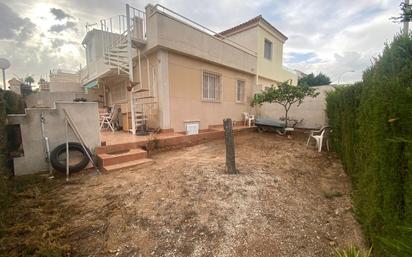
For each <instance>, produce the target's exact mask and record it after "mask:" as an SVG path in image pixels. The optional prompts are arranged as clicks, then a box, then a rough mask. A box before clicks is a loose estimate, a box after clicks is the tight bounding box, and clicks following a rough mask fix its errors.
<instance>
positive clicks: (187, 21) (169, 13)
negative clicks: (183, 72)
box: [150, 4, 257, 56]
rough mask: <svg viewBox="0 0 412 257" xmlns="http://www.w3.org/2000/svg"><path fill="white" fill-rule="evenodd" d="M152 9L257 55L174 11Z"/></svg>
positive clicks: (254, 52)
mask: <svg viewBox="0 0 412 257" xmlns="http://www.w3.org/2000/svg"><path fill="white" fill-rule="evenodd" d="M153 8H154V9H155V11H157V12H161V13H163V14H165V15H167V16H169V17H172V18H174V19H176V20H179V21H181V22H183V23H185V24H186V25H189V26H191V27H193V28H196V29H198V30H200V31H202V32H204V33H206V34H209V35H211V36H213V37H215V38H216V39H218V40H221V41H223V42H225V43H228V44H230V45H232V46H234V47H236V48H239V49H241V50H243V51H245V52H247V53H249V54H252V55H255V56H256V55H257V53H256V51H253V50H251V49H249V48H247V47H245V46H243V45H241V44H239V43H237V42H235V41H233V40H231V39H229V38H228V37H226V36H224V35H221V34H220V33H219V32H216V31H213V30H211V29H209V28H207V27H205V26H203V25H201V24H199V23H197V22H195V21H193V20H191V19H189V18H187V17H185V16H183V15H181V14H179V13H177V12H175V11H173V10H170V9H169V8H167V7H165V6H163V5H161V4H156V5H155V6H154V7H153ZM153 13H154V12H151V14H150V15H153Z"/></svg>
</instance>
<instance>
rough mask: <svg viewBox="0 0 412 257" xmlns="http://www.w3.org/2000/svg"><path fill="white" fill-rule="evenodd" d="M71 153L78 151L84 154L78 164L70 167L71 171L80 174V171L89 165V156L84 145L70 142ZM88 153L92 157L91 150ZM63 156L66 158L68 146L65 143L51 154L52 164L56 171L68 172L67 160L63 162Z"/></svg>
mask: <svg viewBox="0 0 412 257" xmlns="http://www.w3.org/2000/svg"><path fill="white" fill-rule="evenodd" d="M86 149H87V148H86ZM69 151H70V152H74V151H76V152H79V153H81V154H82V158H81V159H80V160H79V161H78V162H76V163H74V164H71V165H70V166H69V171H70V172H78V171H81V170H83V169H84V168H85V167H86V166H87V164H88V163H89V158H88V157H87V154H86V152H85V151H84V149H83V147H82V145H81V144H79V143H75V142H69ZM87 151H88V153H89V155H90V151H89V149H87ZM61 156H62V157H66V144H65V143H64V144H61V145H59V146H57V147H56V148H54V150H53V151H52V152H51V154H50V162H51V165H52V166H53V168H54V169H55V170H57V171H61V172H66V160H61V158H60V157H61ZM69 157H70V156H69Z"/></svg>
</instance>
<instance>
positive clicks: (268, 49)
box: [264, 39, 272, 60]
mask: <svg viewBox="0 0 412 257" xmlns="http://www.w3.org/2000/svg"><path fill="white" fill-rule="evenodd" d="M264 51H265V52H264V56H265V58H266V59H268V60H272V42H270V41H269V40H267V39H265V50H264Z"/></svg>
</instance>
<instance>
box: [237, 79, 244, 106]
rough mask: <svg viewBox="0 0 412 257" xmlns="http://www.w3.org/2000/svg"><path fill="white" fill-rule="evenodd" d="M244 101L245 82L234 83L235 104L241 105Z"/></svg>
mask: <svg viewBox="0 0 412 257" xmlns="http://www.w3.org/2000/svg"><path fill="white" fill-rule="evenodd" d="M244 101H245V82H244V81H243V80H237V81H236V102H237V103H243V102H244Z"/></svg>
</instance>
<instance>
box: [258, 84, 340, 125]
mask: <svg viewBox="0 0 412 257" xmlns="http://www.w3.org/2000/svg"><path fill="white" fill-rule="evenodd" d="M315 88H316V90H317V91H318V92H319V93H320V94H319V95H318V96H317V97H316V98H311V97H307V98H305V99H304V101H303V103H302V104H301V105H300V106H299V107H298V106H297V104H294V105H293V106H292V107H291V109H290V110H289V113H288V116H289V117H290V118H293V119H297V120H301V119H303V121H302V123H300V124H298V125H297V127H300V128H308V129H313V128H320V127H322V126H323V125H326V124H327V116H326V112H325V110H326V94H327V92H329V91H332V90H334V88H333V86H319V87H315ZM255 112H256V114H257V116H258V117H262V118H270V119H279V118H280V117H284V116H285V110H284V108H283V107H282V106H281V105H279V104H275V103H272V104H268V103H265V104H263V105H262V106H261V107H255Z"/></svg>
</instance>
